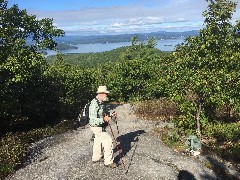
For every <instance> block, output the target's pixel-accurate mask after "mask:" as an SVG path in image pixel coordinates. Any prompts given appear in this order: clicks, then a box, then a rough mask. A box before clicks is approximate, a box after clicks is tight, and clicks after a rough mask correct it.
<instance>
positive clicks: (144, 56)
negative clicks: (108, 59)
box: [122, 35, 162, 61]
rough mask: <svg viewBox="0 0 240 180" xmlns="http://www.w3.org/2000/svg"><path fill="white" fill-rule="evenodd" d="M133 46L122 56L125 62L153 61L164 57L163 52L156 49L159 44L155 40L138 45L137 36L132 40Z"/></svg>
mask: <svg viewBox="0 0 240 180" xmlns="http://www.w3.org/2000/svg"><path fill="white" fill-rule="evenodd" d="M131 41H132V45H131V46H130V47H129V48H128V49H127V51H126V53H123V54H122V59H124V60H133V59H138V60H148V61H150V60H153V59H157V58H159V55H162V53H161V51H160V50H158V49H156V48H155V46H156V45H157V42H156V40H155V39H154V38H151V39H149V40H148V42H147V43H144V42H141V43H138V36H137V35H135V36H133V37H132V39H131Z"/></svg>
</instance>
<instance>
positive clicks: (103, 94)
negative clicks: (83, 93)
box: [98, 93, 108, 101]
mask: <svg viewBox="0 0 240 180" xmlns="http://www.w3.org/2000/svg"><path fill="white" fill-rule="evenodd" d="M107 95H108V94H106V93H100V94H98V97H99V99H100V100H102V101H107Z"/></svg>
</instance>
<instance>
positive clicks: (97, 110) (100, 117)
mask: <svg viewBox="0 0 240 180" xmlns="http://www.w3.org/2000/svg"><path fill="white" fill-rule="evenodd" d="M108 93H109V91H108V90H107V87H106V86H99V87H98V90H97V96H96V98H94V99H93V100H92V101H91V104H90V106H89V119H90V120H89V125H90V129H91V130H92V132H93V133H94V135H95V138H94V143H93V156H92V161H93V162H94V163H96V162H99V161H101V160H102V158H103V157H104V165H105V166H106V167H111V168H116V167H117V165H116V164H115V163H114V162H113V142H112V138H111V136H110V134H109V133H107V132H106V130H105V128H106V126H107V125H108V122H109V116H108V115H106V114H104V112H103V102H104V101H106V100H107V95H108ZM114 115H115V114H114ZM102 148H103V151H104V154H102V153H103V152H102Z"/></svg>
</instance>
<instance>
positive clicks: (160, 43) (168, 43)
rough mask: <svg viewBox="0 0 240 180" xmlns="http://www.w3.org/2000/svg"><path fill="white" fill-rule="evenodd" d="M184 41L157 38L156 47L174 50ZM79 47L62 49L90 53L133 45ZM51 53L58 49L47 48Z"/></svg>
mask: <svg viewBox="0 0 240 180" xmlns="http://www.w3.org/2000/svg"><path fill="white" fill-rule="evenodd" d="M183 41H184V38H179V39H165V40H157V46H156V48H158V49H160V50H161V51H174V48H175V46H176V45H177V44H181V43H182V42H183ZM74 46H77V47H78V49H66V50H62V51H61V52H62V53H63V54H67V53H90V52H93V53H95V52H104V51H110V50H113V49H116V48H119V47H123V46H131V42H119V43H106V44H102V43H96V44H77V45H74ZM46 52H47V53H48V54H47V56H50V55H56V51H52V50H47V51H46Z"/></svg>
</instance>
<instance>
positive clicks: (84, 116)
mask: <svg viewBox="0 0 240 180" xmlns="http://www.w3.org/2000/svg"><path fill="white" fill-rule="evenodd" d="M95 99H96V98H95ZM96 100H97V99H96ZM97 103H98V104H99V101H98V100H97ZM90 104H91V101H90V102H88V103H87V104H86V105H85V106H84V108H83V109H82V111H81V112H80V114H79V115H78V121H79V126H80V127H82V126H86V125H87V124H89V106H90Z"/></svg>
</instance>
